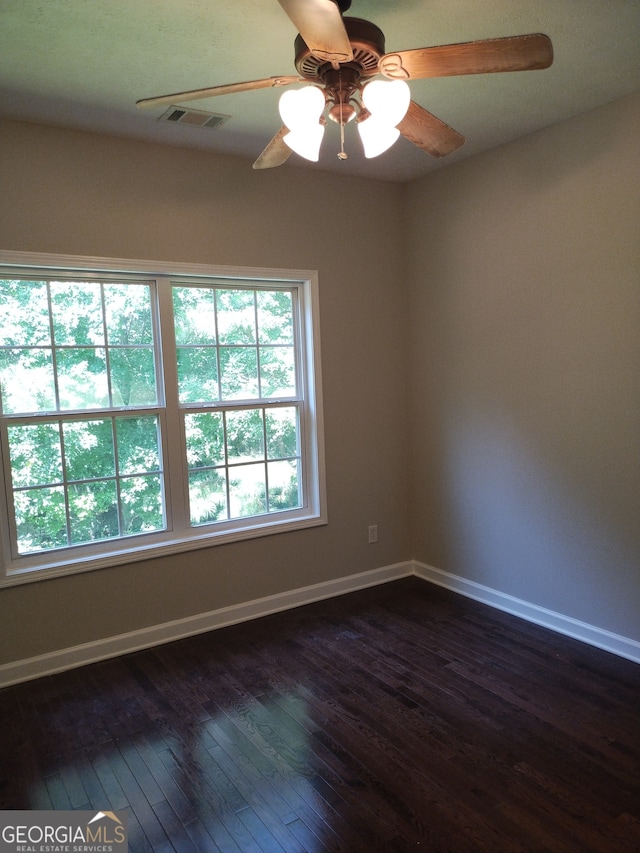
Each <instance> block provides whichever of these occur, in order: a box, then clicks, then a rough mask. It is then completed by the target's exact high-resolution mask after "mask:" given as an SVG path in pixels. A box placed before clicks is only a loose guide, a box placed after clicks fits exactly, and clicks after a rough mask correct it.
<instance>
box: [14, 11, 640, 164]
mask: <svg viewBox="0 0 640 853" xmlns="http://www.w3.org/2000/svg"><path fill="white" fill-rule="evenodd" d="M348 14H349V15H351V16H354V17H360V18H366V19H367V20H371V21H373V22H374V23H375V24H377V25H378V26H379V27H380V28H381V29H382V30H383V31H384V33H385V36H386V49H387V51H388V52H390V51H394V50H404V49H408V48H414V47H426V46H431V45H438V44H451V43H455V42H461V41H471V40H475V39H484V38H493V37H498V36H512V35H521V34H525V33H533V32H543V33H546V34H547V35H548V36H550V38H551V40H552V42H553V46H554V52H555V58H554V63H553V65H552V66H551V68H549V69H547V70H544V71H529V72H515V73H508V74H485V75H477V76H469V77H467V76H465V77H450V78H441V79H434V80H417V81H412V82H411V90H412V96H413V98H414V100H416V101H417V102H418V103H420V104H421V105H422V106H424V107H425V108H426V109H428V110H429V111H430V112H432V113H434V114H435V115H437V116H438V117H439V118H441V119H443V120H444V121H445V122H447V124H449V125H451V126H452V127H454V128H455V129H456V130H458V131H459V132H460V133H462V134H463V135H464V136H466V138H467V142H466V144H465V145H464V146H463V147H462V148H461V149H460V150H459V151H457V152H455V153H454V154H452V155H450V156H449V157H447V158H445V159H444V160H435V159H433V158H431V157H430V156H429V155H428V154H425V153H424V152H423V151H421V150H420V149H418V148H416V147H415V146H413V145H412V144H411V143H410V142H408V141H407V140H405V139H400V140H399V141H398V142H397V143H396V144H395V146H394V147H393V148H392V149H391V150H390V151H388V152H387V153H386V154H383V155H382V156H381V157H378V158H376V159H374V160H370V161H367V160H365V158H364V157H363V156H362V154H361V150H360V142H359V139H358V135H357V132H356V131H355V128H352V127H348V128H347V139H346V147H347V152H348V155H349V156H348V159H347V160H346V161H340V160H338V159H337V156H336V155H337V152H338V150H339V147H338V146H339V135H338V128H337V126H333V123H331V122H330V123H329V125H330V127H329V130H328V131H327V133H326V135H325V140H324V143H323V147H322V151H321V155H320V162H319V163H318V164H313V165H311V164H308V163H307V162H306V161H303V160H300V159H299V158H298V157H297V155H295V154H294V155H292V156H291V158H290V159H289V161H288V163H287V164H286V165H285V166H282V167H280V168H281V169H290V168H296V167H298V168H299V167H304V168H314V169H324V170H332V171H338V172H342V173H348V174H355V175H364V176H369V177H372V178H378V179H382V180H391V181H406V180H409V179H412V178H416V177H419V176H421V175H424V174H426V173H427V172H429V171H431V170H433V169H435V168H441V167H442V166H443V165H447V164H448V163H453V162H457V161H459V160H461V159H463V158H465V157H468V156H470V155H472V154H477V153H478V152H480V151H484V150H487V149H489V148H492V147H495V146H497V145H500V144H502V143H505V142H508V141H510V140H512V139H515V138H517V137H519V136H522V135H524V134H527V133H530V132H532V131H535V130H537V129H539V128H542V127H545V126H547V125H550V124H554V123H555V122H558V121H561V120H563V119H565V118H568V117H569V116H572V115H576V114H578V113H582V112H585V111H587V110H590V109H593V108H595V107H597V106H599V105H601V104H604V103H607V102H609V101H612V100H614V99H616V98H618V97H621V96H623V95H626V94H629V93H631V92H633V91H635V90H637V89H640V39H639V36H640V0H482V2H479V0H353V4H352V7H351V9H350V11H349V12H348ZM295 35H296V33H295V28H294V26H293V24H292V23H291V21H290V20H289V18H288V17H287V16H286V15H285V13H284V12H283V10H282V8H281V7H280V5H279V3H278V2H277V0H242V2H237V0H236V2H225V3H223V2H220V0H213V2H212V0H0V115H4V116H7V117H10V118H17V119H23V120H26V121H34V122H39V123H44V124H54V125H61V126H68V127H74V128H80V129H86V130H90V131H97V132H102V133H108V134H117V135H121V136H128V137H134V138H138V139H146V140H153V141H157V142H160V143H165V144H168V145H177V146H186V147H193V148H200V149H204V150H211V151H220V152H227V153H233V154H236V155H240V156H246V157H247V158H249V160H250V161H253V160H255V159H256V157H257V156H258V155H259V154H260V152H261V151H262V149H263V148H264V146H265V145H266V144H267V142H268V141H269V140H270V139H271V137H272V136H273V134H274V133H275V132H276V131H277V130H278V128H279V127H280V125H281V122H280V119H279V116H278V109H277V101H278V98H279V96H280V94H281V92H282V90H277V89H265V90H259V91H254V92H243V93H240V94H235V95H226V96H223V97H217V98H211V99H208V100H205V101H197V102H193V103H192V105H191V106H193V107H195V108H198V109H206V110H211V111H213V112H217V113H223V114H226V115H228V116H230V119H229V120H228V121H227V122H226V123H225V124H223V125H222V126H220V127H219V128H217V129H210V128H201V127H190V126H187V125H173V124H169V123H166V122H159V121H158V120H157V119H158V117H159V116H160V115H162V113H163V112H165V110H166V107H158V108H157V109H154V110H151V111H147V112H141V111H139V110H137V109H136V107H135V102H136V100H138V99H140V98H145V97H151V96H154V95H160V94H164V93H167V92H179V91H184V90H190V89H196V88H200V87H205V86H216V85H222V84H224V83H233V82H237V81H244V80H253V79H259V78H263V77H271V76H275V75H283V74H295V73H296V72H295V69H294V66H293V57H294V51H293V40H294V38H295ZM250 167H251V162H248V163H247V168H250ZM256 179H258V178H256Z"/></svg>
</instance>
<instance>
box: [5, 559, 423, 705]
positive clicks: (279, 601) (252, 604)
mask: <svg viewBox="0 0 640 853" xmlns="http://www.w3.org/2000/svg"><path fill="white" fill-rule="evenodd" d="M412 574H413V563H412V562H406V563H397V564H395V565H392V566H384V567H383V568H380V569H372V570H371V571H368V572H360V573H359V574H355V575H348V576H347V577H343V578H338V579H337V580H332V581H325V582H323V583H317V584H313V585H311V586H305V587H301V588H300V589H294V590H290V591H289V592H283V593H279V594H277V595H269V596H267V597H265V598H257V599H255V600H254V601H246V602H243V603H242V604H236V605H232V606H230V607H221V608H220V609H219V610H211V611H209V612H208V613H199V614H197V615H196V616H189V617H187V618H186V619H176V620H174V621H172V622H166V623H164V624H162V625H152V626H151V627H149V628H142V629H141V630H139V631H131V632H130V633H127V634H120V635H118V636H115V637H107V638H106V639H103V640H96V641H95V642H92V643H83V644H82V645H79V646H73V647H71V648H67V649H60V650H58V651H55V652H49V653H47V654H44V655H38V656H36V657H32V658H26V659H25V660H18V661H12V662H11V663H7V664H0V688H1V687H8V686H9V685H10V684H18V683H19V682H21V681H29V680H31V679H34V678H41V677H42V676H44V675H53V674H54V673H56V672H62V671H63V670H65V669H72V668H74V667H77V666H84V665H85V664H88V663H96V662H97V661H100V660H105V659H107V658H112V657H117V656H118V655H124V654H129V653H130V652H136V651H139V650H140V649H147V648H151V647H152V646H158V645H160V644H162V643H169V642H171V641H172V640H181V639H183V638H184V637H191V636H193V635H195V634H203V633H205V632H206V631H213V630H214V629H216V628H224V627H225V626H227V625H235V624H237V623H238V622H246V621H248V620H249V619H257V618H259V617H260V616H268V615H269V614H270V613H277V612H279V611H281V610H289V609H290V608H293V607H299V606H300V605H302V604H311V603H312V602H314V601H321V600H322V599H323V598H332V597H334V596H336V595H344V594H345V593H348V592H355V591H356V590H358V589H365V588H366V587H369V586H377V585H378V584H381V583H387V582H388V581H392V580H397V579H398V578H403V577H407V576H408V575H412Z"/></svg>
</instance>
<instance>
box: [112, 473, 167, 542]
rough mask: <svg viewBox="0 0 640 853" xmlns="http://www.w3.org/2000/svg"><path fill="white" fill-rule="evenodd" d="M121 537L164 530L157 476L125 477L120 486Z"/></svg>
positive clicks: (160, 491)
mask: <svg viewBox="0 0 640 853" xmlns="http://www.w3.org/2000/svg"><path fill="white" fill-rule="evenodd" d="M120 496H121V500H122V521H123V530H122V533H123V535H125V536H126V535H132V534H135V533H149V532H151V531H153V530H164V528H165V520H164V513H163V509H162V503H163V501H162V483H161V480H160V477H159V476H158V475H157V474H148V475H147V476H144V477H127V478H126V479H124V480H123V481H122V483H121V486H120Z"/></svg>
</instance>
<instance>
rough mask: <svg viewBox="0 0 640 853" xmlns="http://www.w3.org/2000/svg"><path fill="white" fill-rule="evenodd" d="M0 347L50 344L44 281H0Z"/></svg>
mask: <svg viewBox="0 0 640 853" xmlns="http://www.w3.org/2000/svg"><path fill="white" fill-rule="evenodd" d="M0 316H2V323H1V324H0V346H11V347H26V346H43V345H44V346H48V345H50V344H51V334H50V330H49V301H48V296H47V285H46V283H45V282H44V281H14V280H10V279H3V280H0Z"/></svg>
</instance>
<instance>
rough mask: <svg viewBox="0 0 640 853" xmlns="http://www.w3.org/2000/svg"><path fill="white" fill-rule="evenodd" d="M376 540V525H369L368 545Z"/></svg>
mask: <svg viewBox="0 0 640 853" xmlns="http://www.w3.org/2000/svg"><path fill="white" fill-rule="evenodd" d="M377 541H378V525H377V524H370V525H369V545H373V544H375V543H376V542H377Z"/></svg>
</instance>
